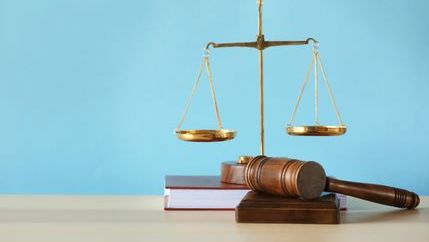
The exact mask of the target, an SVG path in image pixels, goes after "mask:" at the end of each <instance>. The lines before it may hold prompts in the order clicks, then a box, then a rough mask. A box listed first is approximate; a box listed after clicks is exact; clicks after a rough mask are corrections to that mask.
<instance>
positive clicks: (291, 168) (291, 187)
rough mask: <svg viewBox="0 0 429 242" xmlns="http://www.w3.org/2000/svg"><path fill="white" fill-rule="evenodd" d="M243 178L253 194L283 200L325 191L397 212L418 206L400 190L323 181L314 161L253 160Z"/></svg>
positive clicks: (410, 195) (414, 198)
mask: <svg viewBox="0 0 429 242" xmlns="http://www.w3.org/2000/svg"><path fill="white" fill-rule="evenodd" d="M244 177H245V180H246V184H247V185H248V186H249V188H250V189H252V190H253V191H256V192H265V193H270V194H273V195H280V196H286V197H302V198H303V199H314V198H317V197H319V196H320V194H321V193H322V191H326V192H336V193H341V194H345V195H349V196H353V197H357V198H360V199H364V200H367V201H371V202H375V203H380V204H384V205H389V206H394V207H398V208H408V209H412V208H415V207H417V206H418V205H419V202H420V199H419V196H418V195H417V194H416V193H414V192H410V191H407V190H404V189H400V188H395V187H389V186H383V185H378V184H367V183H360V182H351V181H343V180H338V179H334V178H331V177H326V174H325V170H324V169H323V167H322V166H321V165H320V164H319V163H317V162H314V161H308V162H305V161H301V160H295V159H289V158H277V157H266V156H257V157H255V158H253V159H252V160H251V161H250V162H249V163H248V164H247V166H246V169H245V171H244Z"/></svg>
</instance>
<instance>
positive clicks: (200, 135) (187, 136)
mask: <svg viewBox="0 0 429 242" xmlns="http://www.w3.org/2000/svg"><path fill="white" fill-rule="evenodd" d="M257 6H258V35H257V38H256V41H254V42H234V43H214V42H210V43H208V44H207V45H206V48H205V50H204V57H203V62H202V64H201V67H200V71H199V73H198V75H197V79H196V81H195V82H194V85H193V87H192V91H191V95H190V96H189V98H188V100H187V102H186V104H185V108H184V111H183V113H182V117H181V119H180V122H179V124H178V126H177V128H176V130H175V133H176V136H177V138H179V139H180V140H183V141H189V142H222V141H228V140H231V139H234V138H235V137H236V134H237V132H236V131H235V130H231V129H224V128H223V126H222V121H221V117H220V112H219V107H218V103H217V99H216V93H215V88H214V84H213V75H212V71H211V68H210V61H209V55H210V53H209V49H210V47H212V48H224V47H248V48H255V49H257V50H258V60H259V84H260V155H264V154H265V146H264V138H265V137H264V136H265V135H264V50H265V49H266V48H269V47H276V46H292V45H307V44H310V43H312V44H313V48H312V59H311V62H310V64H309V67H308V71H307V73H306V75H305V78H304V81H303V83H302V87H301V92H300V94H299V96H298V99H297V101H296V104H295V107H294V109H293V112H292V116H291V118H290V120H289V122H288V124H287V127H286V132H287V133H288V134H289V135H296V136H339V135H343V134H345V132H346V130H347V127H346V126H345V125H344V123H343V121H342V119H341V115H340V112H339V110H338V107H337V104H336V102H335V98H334V95H333V93H332V89H331V86H330V84H329V81H328V78H327V76H326V73H325V68H324V66H323V63H322V60H321V58H320V53H319V42H318V41H317V40H315V39H313V38H308V39H306V40H303V41H266V40H265V38H264V34H263V32H262V0H257ZM204 71H205V72H206V73H207V76H208V80H209V84H210V90H211V96H212V101H213V106H214V110H215V114H216V119H217V129H182V125H183V123H184V121H185V118H186V115H187V113H188V110H189V107H190V104H191V101H192V97H193V96H194V94H195V92H196V90H197V88H198V86H199V83H200V79H201V76H202V74H203V73H204ZM312 72H313V73H314V74H313V76H314V115H315V123H314V124H311V125H304V126H295V125H294V121H295V117H296V113H297V110H298V108H299V105H300V103H301V99H302V96H303V94H304V92H305V89H306V87H307V83H308V80H309V79H310V75H311V73H312ZM319 72H320V73H321V74H322V78H323V83H324V84H325V87H326V89H327V92H328V94H329V97H330V100H331V104H332V107H333V109H334V110H335V113H336V116H337V119H338V124H337V125H322V124H321V122H320V118H319V107H318V106H319V100H318V99H319V80H318V78H319V77H318V75H319V74H320V73H319ZM250 159H252V157H251V156H241V157H240V158H239V159H238V160H237V161H236V162H223V163H222V174H221V179H222V181H223V182H227V183H238V184H242V183H244V179H243V172H244V167H245V165H246V163H247V162H248V161H249V160H250Z"/></svg>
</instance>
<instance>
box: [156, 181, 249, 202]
mask: <svg viewBox="0 0 429 242" xmlns="http://www.w3.org/2000/svg"><path fill="white" fill-rule="evenodd" d="M248 191H249V188H248V187H247V186H246V185H235V184H227V183H222V182H221V181H220V177H219V176H166V177H165V190H164V198H165V202H164V209H165V210H234V209H235V207H236V206H237V205H238V203H239V202H240V200H241V199H242V198H243V197H244V195H245V194H246V193H247V192H248Z"/></svg>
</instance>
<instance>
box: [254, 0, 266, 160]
mask: <svg viewBox="0 0 429 242" xmlns="http://www.w3.org/2000/svg"><path fill="white" fill-rule="evenodd" d="M257 4H258V36H257V39H256V42H257V47H258V60H259V85H260V89H259V90H260V92H259V95H260V155H265V130H264V42H265V40H264V34H263V33H262V0H257Z"/></svg>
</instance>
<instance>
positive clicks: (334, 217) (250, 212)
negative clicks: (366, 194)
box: [235, 191, 340, 224]
mask: <svg viewBox="0 0 429 242" xmlns="http://www.w3.org/2000/svg"><path fill="white" fill-rule="evenodd" d="M235 220H236V222H237V223H302V224H338V223H340V213H339V204H338V200H337V198H336V196H335V194H328V195H325V196H322V197H320V198H317V199H314V200H302V199H299V198H286V197H279V196H273V195H267V194H263V193H256V192H252V191H251V192H248V193H247V194H246V196H245V197H244V198H243V199H242V200H241V202H240V204H239V205H238V206H237V207H236V209H235Z"/></svg>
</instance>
